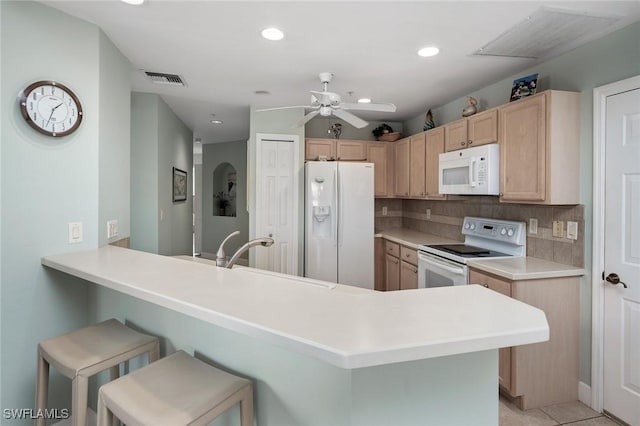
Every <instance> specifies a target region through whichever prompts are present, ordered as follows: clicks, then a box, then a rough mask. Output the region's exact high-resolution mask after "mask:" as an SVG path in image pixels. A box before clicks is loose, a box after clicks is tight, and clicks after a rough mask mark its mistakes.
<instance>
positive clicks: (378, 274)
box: [373, 238, 386, 291]
mask: <svg viewBox="0 0 640 426" xmlns="http://www.w3.org/2000/svg"><path fill="white" fill-rule="evenodd" d="M385 257H386V255H385V253H384V239H382V238H374V240H373V259H374V261H373V264H374V266H373V268H374V270H373V277H374V278H373V282H374V285H373V288H374V290H378V291H383V290H384V289H385V287H386V286H385V282H384V279H385V276H384V267H385Z"/></svg>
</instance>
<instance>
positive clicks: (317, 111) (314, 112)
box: [291, 110, 320, 128]
mask: <svg viewBox="0 0 640 426" xmlns="http://www.w3.org/2000/svg"><path fill="white" fill-rule="evenodd" d="M318 114H320V111H319V110H316V111H311V112H310V113H309V114H307V115H305V116H304V117H302V119H301V120H300V121H298V122H297V123H296V124H294V125H293V126H291V127H293V128H295V127H300V126H304V125H305V124H306V123H307V121H309V120H311V119H312V118H313V117H315V116H316V115H318Z"/></svg>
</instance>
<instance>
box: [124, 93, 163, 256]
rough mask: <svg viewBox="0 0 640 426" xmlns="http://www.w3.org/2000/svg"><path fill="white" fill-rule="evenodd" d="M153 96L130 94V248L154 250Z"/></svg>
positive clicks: (157, 217) (155, 115)
mask: <svg viewBox="0 0 640 426" xmlns="http://www.w3.org/2000/svg"><path fill="white" fill-rule="evenodd" d="M158 102H159V98H158V96H157V95H153V94H150V93H132V94H131V248H132V249H135V250H142V251H147V252H151V253H157V252H158V245H159V243H158V240H159V235H158V225H159V222H160V212H159V211H158V191H157V187H158V148H157V143H158V142H157V141H158Z"/></svg>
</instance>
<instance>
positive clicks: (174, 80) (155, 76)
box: [144, 71, 187, 86]
mask: <svg viewBox="0 0 640 426" xmlns="http://www.w3.org/2000/svg"><path fill="white" fill-rule="evenodd" d="M144 74H145V75H146V76H147V78H148V79H149V80H150V81H151V82H152V83H155V84H164V85H167V86H186V85H187V84H186V83H185V82H184V80H183V79H182V77H180V76H179V75H177V74H166V73H162V72H151V71H144Z"/></svg>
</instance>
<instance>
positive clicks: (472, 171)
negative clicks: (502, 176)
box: [469, 157, 477, 188]
mask: <svg viewBox="0 0 640 426" xmlns="http://www.w3.org/2000/svg"><path fill="white" fill-rule="evenodd" d="M476 163H477V159H476V157H471V162H470V163H469V186H471V187H472V188H475V187H476V185H477V182H476Z"/></svg>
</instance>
